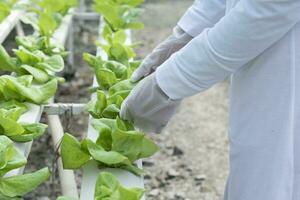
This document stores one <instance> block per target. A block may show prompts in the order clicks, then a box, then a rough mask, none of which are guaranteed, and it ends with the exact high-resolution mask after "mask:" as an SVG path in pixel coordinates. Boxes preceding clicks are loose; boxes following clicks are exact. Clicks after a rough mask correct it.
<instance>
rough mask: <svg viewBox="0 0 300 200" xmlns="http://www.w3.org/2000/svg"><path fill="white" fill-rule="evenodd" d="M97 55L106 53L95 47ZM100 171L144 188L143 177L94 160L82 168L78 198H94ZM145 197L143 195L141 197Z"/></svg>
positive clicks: (90, 135) (92, 135) (91, 133)
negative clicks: (103, 166)
mask: <svg viewBox="0 0 300 200" xmlns="http://www.w3.org/2000/svg"><path fill="white" fill-rule="evenodd" d="M101 21H102V20H100V26H99V35H100V34H101V32H102V29H103V28H104V25H105V24H104V23H101ZM127 34H128V36H129V37H128V43H131V39H130V35H131V34H130V31H128V32H127ZM99 40H100V41H101V42H105V41H104V40H103V38H101V35H100V38H99ZM97 55H98V56H101V57H102V58H103V59H107V55H106V53H105V52H104V51H103V50H102V49H101V48H98V49H97ZM93 86H97V81H96V79H95V78H94V82H93ZM95 98H96V94H93V95H92V96H91V99H95ZM91 122H92V117H91V116H90V119H89V125H88V133H87V137H88V138H89V139H91V140H93V141H96V139H97V137H98V136H99V133H98V131H96V130H95V129H94V128H93V126H92V124H91ZM137 165H138V166H139V167H140V168H142V161H141V160H139V161H138V162H137ZM101 171H107V172H110V173H112V174H113V175H115V176H116V177H117V178H118V180H119V181H120V182H121V183H122V184H123V185H124V186H125V187H138V188H144V179H143V177H139V176H136V175H134V174H132V173H130V172H128V171H126V170H123V169H115V168H106V169H101V170H100V169H99V168H98V167H97V164H96V162H90V163H88V164H87V165H86V166H85V167H84V168H83V177H82V185H81V193H80V200H94V194H95V185H96V181H97V178H98V175H99V173H100V172H101ZM143 199H145V197H143Z"/></svg>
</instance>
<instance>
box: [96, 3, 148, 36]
mask: <svg viewBox="0 0 300 200" xmlns="http://www.w3.org/2000/svg"><path fill="white" fill-rule="evenodd" d="M126 2H127V3H126ZM128 2H132V3H131V4H128ZM140 3H142V2H141V1H140V0H135V1H129V0H94V8H95V10H96V11H97V12H99V13H101V14H102V15H103V17H104V19H105V21H106V23H107V24H108V25H109V26H110V27H111V28H112V29H113V30H114V31H117V30H122V29H141V28H143V27H144V25H143V23H142V22H140V21H138V20H137V18H138V17H139V16H140V15H141V13H142V11H143V10H142V9H140V8H135V6H134V5H139V4H140Z"/></svg>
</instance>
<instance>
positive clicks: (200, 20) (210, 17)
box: [177, 0, 226, 37]
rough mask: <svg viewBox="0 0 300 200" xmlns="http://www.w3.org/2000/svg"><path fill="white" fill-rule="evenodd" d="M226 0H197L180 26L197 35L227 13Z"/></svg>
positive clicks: (179, 23)
mask: <svg viewBox="0 0 300 200" xmlns="http://www.w3.org/2000/svg"><path fill="white" fill-rule="evenodd" d="M225 7H226V0H196V1H195V2H194V4H193V5H192V6H191V7H190V8H189V9H188V10H187V12H186V13H185V14H184V15H183V16H182V17H181V19H180V20H179V22H178V24H177V25H178V26H179V27H180V28H181V29H183V30H184V31H185V32H186V33H188V34H189V35H191V36H192V37H195V36H197V35H199V34H200V33H201V32H202V31H203V30H204V29H205V28H209V27H212V26H213V25H215V23H217V22H218V21H219V20H220V19H221V18H222V17H223V16H224V15H225Z"/></svg>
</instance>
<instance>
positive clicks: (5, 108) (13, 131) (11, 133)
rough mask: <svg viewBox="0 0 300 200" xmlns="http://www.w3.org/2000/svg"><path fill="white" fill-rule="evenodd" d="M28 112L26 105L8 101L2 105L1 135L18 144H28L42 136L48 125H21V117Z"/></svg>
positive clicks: (0, 108)
mask: <svg viewBox="0 0 300 200" xmlns="http://www.w3.org/2000/svg"><path fill="white" fill-rule="evenodd" d="M27 110H28V108H27V106H26V104H22V103H19V102H17V101H7V102H3V103H1V104H0V134H1V135H6V136H7V137H9V138H10V139H12V140H14V141H16V142H28V141H31V140H33V139H35V138H37V137H39V136H41V135H42V134H43V133H44V132H45V130H46V128H47V125H45V124H40V123H33V124H24V123H19V122H18V120H19V118H20V116H21V115H22V114H23V113H24V112H26V111H27Z"/></svg>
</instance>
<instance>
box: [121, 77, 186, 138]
mask: <svg viewBox="0 0 300 200" xmlns="http://www.w3.org/2000/svg"><path fill="white" fill-rule="evenodd" d="M180 102H181V101H180V100H176V101H174V100H171V99H170V98H169V97H168V96H167V95H166V94H165V93H164V92H163V91H162V90H161V89H160V87H159V86H158V84H157V82H156V77H155V73H152V74H151V75H150V76H148V77H146V78H145V79H143V80H142V81H141V82H139V83H138V85H137V86H136V87H135V88H134V89H133V90H132V91H131V93H130V94H129V96H128V97H127V98H126V99H125V101H124V102H123V104H122V106H121V112H120V115H121V118H122V119H124V120H129V121H131V122H133V123H134V125H135V126H136V127H137V128H139V129H141V130H143V131H145V132H154V133H160V132H161V131H162V129H163V128H164V127H165V126H166V125H167V123H168V122H169V120H170V119H171V117H172V116H173V114H174V113H175V111H176V109H177V108H178V106H179V104H180Z"/></svg>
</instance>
